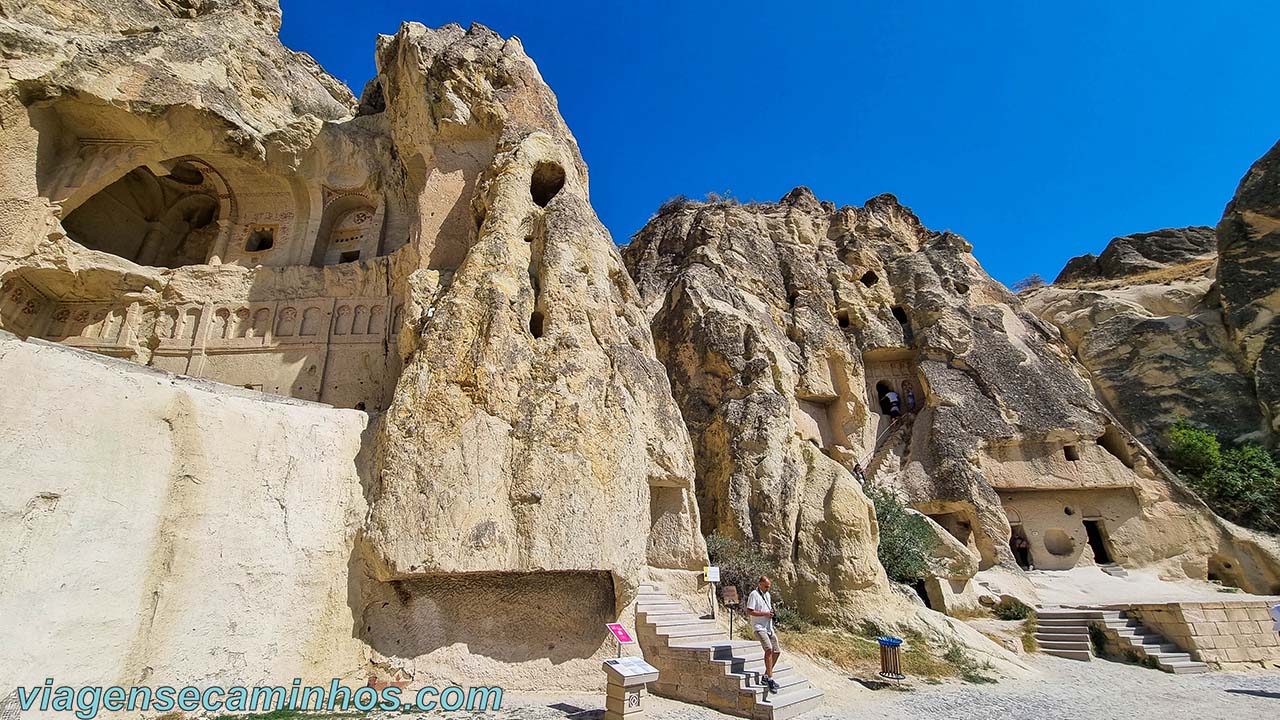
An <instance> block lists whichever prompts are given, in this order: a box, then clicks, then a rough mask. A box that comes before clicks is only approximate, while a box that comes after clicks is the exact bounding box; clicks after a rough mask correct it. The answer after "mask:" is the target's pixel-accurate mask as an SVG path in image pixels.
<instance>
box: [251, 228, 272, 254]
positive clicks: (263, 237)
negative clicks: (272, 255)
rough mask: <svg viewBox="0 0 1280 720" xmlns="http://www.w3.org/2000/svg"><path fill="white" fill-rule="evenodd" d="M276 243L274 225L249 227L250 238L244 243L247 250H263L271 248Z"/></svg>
mask: <svg viewBox="0 0 1280 720" xmlns="http://www.w3.org/2000/svg"><path fill="white" fill-rule="evenodd" d="M275 244H276V229H275V228H274V227H254V228H250V229H249V239H248V240H246V241H245V243H244V251H245V252H251V253H253V252H262V251H263V250H270V249H271V248H272V247H274V246H275Z"/></svg>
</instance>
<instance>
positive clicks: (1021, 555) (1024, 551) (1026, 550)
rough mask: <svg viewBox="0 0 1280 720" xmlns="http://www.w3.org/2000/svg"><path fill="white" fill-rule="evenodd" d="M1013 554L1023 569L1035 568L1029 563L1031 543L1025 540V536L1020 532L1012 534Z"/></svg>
mask: <svg viewBox="0 0 1280 720" xmlns="http://www.w3.org/2000/svg"><path fill="white" fill-rule="evenodd" d="M1013 554H1014V555H1015V556H1016V557H1017V560H1018V564H1019V565H1021V566H1022V569H1024V570H1035V569H1036V568H1035V566H1034V565H1032V564H1031V543H1030V542H1028V541H1027V536H1026V535H1023V534H1021V533H1019V534H1016V535H1014V536H1013Z"/></svg>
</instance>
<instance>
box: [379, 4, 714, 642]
mask: <svg viewBox="0 0 1280 720" xmlns="http://www.w3.org/2000/svg"><path fill="white" fill-rule="evenodd" d="M378 57H379V66H380V74H379V77H378V80H377V81H376V82H378V83H380V84H381V86H382V88H383V93H384V95H385V98H386V104H387V110H386V113H387V115H388V116H389V119H390V124H391V132H392V136H393V138H394V141H395V144H396V147H397V148H399V151H400V154H401V156H402V157H403V158H405V159H406V162H407V164H408V166H409V168H410V169H409V180H408V190H409V192H410V194H411V196H419V197H426V196H428V195H430V194H432V192H433V190H432V187H431V186H432V184H433V182H435V180H434V176H435V175H437V174H441V173H443V172H445V171H446V168H452V167H457V166H458V165H459V164H461V163H460V162H459V161H461V160H465V162H466V163H468V164H469V167H468V166H466V165H464V166H463V168H464V169H463V172H464V173H466V172H475V173H476V174H475V177H474V178H472V179H471V180H470V183H469V184H473V185H474V187H475V188H476V189H475V191H474V194H473V195H472V196H471V197H470V198H469V199H470V207H469V209H470V211H471V212H472V213H474V224H472V223H467V226H468V229H469V230H471V231H472V233H473V235H472V237H471V239H470V241H469V243H467V244H466V245H461V244H460V246H459V247H458V249H457V250H458V255H457V259H458V261H459V262H458V264H457V266H456V268H454V269H452V271H451V273H449V274H448V276H446V278H445V279H444V280H443V281H440V282H437V281H436V280H435V279H434V277H428V278H426V279H425V281H424V282H422V283H421V284H418V283H417V282H415V281H411V283H410V286H411V290H410V297H409V305H410V306H411V307H412V308H413V313H412V317H414V318H416V320H415V321H414V322H415V330H414V337H413V339H412V349H411V350H410V351H409V352H408V353H407V356H406V361H405V369H404V372H403V374H402V375H401V376H400V381H399V384H398V385H397V388H396V392H395V397H394V399H393V401H392V403H391V406H390V408H389V409H388V411H387V413H386V414H385V415H384V416H383V418H382V422H381V424H380V426H379V429H378V437H377V440H376V443H377V445H376V449H375V452H376V456H375V465H374V471H373V480H372V483H371V488H370V514H369V519H368V521H367V522H366V523H365V526H364V530H363V533H362V543H361V546H362V548H363V550H364V551H365V553H366V556H367V557H368V558H369V559H370V561H371V565H372V568H373V574H374V576H375V577H376V579H377V580H378V581H380V582H383V583H387V582H392V583H394V584H395V587H389V586H388V587H387V588H386V589H379V590H376V591H375V596H376V595H377V594H378V593H383V594H385V595H386V597H387V598H388V600H387V601H386V602H384V601H383V598H382V597H380V596H377V597H374V598H372V599H371V600H370V601H369V602H368V604H367V606H368V607H370V608H379V609H378V610H377V612H376V614H375V615H372V616H369V617H366V621H365V624H366V626H368V627H371V628H372V629H371V630H370V632H371V633H373V634H374V635H373V636H372V637H371V638H370V640H371V643H372V644H373V646H374V648H375V649H377V650H378V651H380V652H382V653H384V654H388V655H392V654H395V655H401V656H402V655H403V654H404V653H403V652H402V651H401V648H399V647H397V646H396V643H398V642H400V641H401V639H402V636H403V635H404V634H405V632H404V631H405V628H406V627H408V628H414V629H417V628H424V625H426V624H428V623H433V622H434V623H439V622H440V621H441V616H440V614H439V613H438V612H436V611H435V610H434V608H435V607H436V606H437V605H439V606H440V607H443V606H444V605H446V604H448V605H455V606H459V607H463V608H465V607H473V608H474V607H482V608H485V609H486V612H487V616H484V617H471V616H468V615H467V614H466V613H465V612H462V613H458V612H454V611H450V612H447V613H445V614H444V617H446V618H447V619H448V620H449V621H450V622H451V624H452V625H453V627H451V628H449V629H448V631H447V634H448V636H449V638H450V641H451V642H466V643H467V644H468V645H470V646H472V647H473V648H475V647H476V646H477V645H479V646H481V647H484V646H485V644H486V643H495V645H496V644H497V643H507V642H510V641H511V640H510V638H508V637H506V636H501V635H500V636H494V635H493V633H492V625H493V624H494V622H495V619H494V617H493V616H494V615H497V616H499V617H501V616H503V615H505V612H504V611H503V610H501V609H500V608H497V607H495V606H494V604H493V603H494V599H495V598H502V597H510V598H512V600H513V601H514V602H518V603H521V604H526V603H530V604H537V605H541V606H545V608H546V613H545V615H543V617H545V619H546V622H545V623H535V624H534V625H533V626H530V624H529V623H527V622H522V621H520V620H518V618H519V617H521V616H525V615H526V614H527V613H528V612H530V610H529V607H525V608H524V609H522V610H519V611H516V612H514V613H512V616H511V620H512V622H515V623H517V624H518V625H519V626H520V630H519V632H518V635H519V636H520V639H519V642H520V643H521V645H522V647H521V648H519V649H518V650H517V649H515V648H502V649H499V648H496V647H495V649H497V650H498V652H499V654H502V653H510V654H511V655H512V656H513V657H515V658H519V657H538V656H539V655H544V654H546V653H547V652H548V651H549V649H550V648H556V649H555V650H554V651H553V652H551V653H550V654H551V657H552V658H555V657H557V656H558V655H561V654H564V653H567V652H570V651H571V650H570V649H571V648H575V647H578V646H581V649H582V650H585V651H587V652H588V653H589V652H590V650H592V649H594V648H598V647H599V646H600V644H601V643H602V642H603V640H604V638H605V637H607V633H605V630H604V627H603V623H604V622H605V621H606V620H607V619H608V618H610V617H615V616H616V615H617V614H618V613H620V612H622V611H623V610H624V609H625V608H626V607H627V606H628V605H629V604H630V603H631V601H632V600H633V599H634V597H635V593H636V587H637V583H638V579H639V576H640V573H641V570H642V569H643V568H645V567H646V566H652V567H656V568H672V569H697V568H701V567H702V565H703V564H704V563H705V558H706V547H705V545H704V543H703V540H702V536H701V535H700V534H699V532H698V510H697V506H696V504H695V502H694V500H693V477H694V474H693V461H692V457H691V453H690V446H689V439H688V434H687V431H686V430H685V428H684V425H683V424H682V423H681V421H680V415H679V412H678V411H677V410H676V407H675V403H674V402H673V401H672V399H671V391H670V389H669V386H668V384H667V379H666V374H665V372H664V371H663V369H662V366H661V365H660V364H659V363H658V362H657V360H656V359H655V357H654V350H653V341H652V339H651V338H650V335H649V331H648V326H647V323H646V320H645V317H644V315H643V314H642V313H641V312H640V311H639V310H638V309H637V308H636V306H635V289H634V286H633V285H632V284H631V281H630V279H629V278H628V277H627V274H626V271H625V269H624V268H623V265H622V259H621V257H620V255H619V253H618V250H617V249H616V247H615V246H614V245H613V242H612V240H611V239H610V237H609V234H608V232H607V231H606V230H605V229H604V227H603V226H602V225H601V224H600V222H599V220H597V219H596V216H595V213H594V212H593V211H592V209H591V206H590V204H589V202H588V200H587V188H586V168H585V166H584V164H583V162H582V159H581V157H579V155H578V152H577V147H576V145H575V143H574V141H573V138H572V136H571V135H570V134H569V132H568V130H567V129H566V128H565V126H564V123H563V121H561V120H560V117H559V115H558V114H557V112H556V109H555V98H554V96H552V95H551V92H550V90H549V89H548V88H547V87H546V85H545V84H543V82H542V80H541V78H540V77H539V75H538V73H537V69H536V68H535V67H534V65H533V63H532V62H531V61H530V60H529V58H528V57H527V56H525V55H524V53H523V52H522V51H521V49H520V45H519V42H518V41H516V40H505V41H504V40H503V39H502V38H500V37H499V36H497V35H496V34H494V33H492V32H490V31H487V30H482V29H475V28H473V30H472V31H470V32H463V31H462V30H461V29H460V28H456V27H452V28H445V29H443V30H440V31H430V30H427V29H426V28H424V27H422V26H420V25H409V26H406V27H405V28H404V29H402V30H401V32H400V33H399V34H398V35H396V36H395V37H394V38H384V39H383V40H382V41H381V42H380V43H379V56H378ZM430 97H436V98H443V100H442V101H439V102H428V101H427V100H426V98H430ZM442 110H444V111H445V112H442ZM460 142H461V143H464V145H463V147H466V148H471V151H470V152H469V153H466V154H460V151H459V150H458V144H459V143H460ZM419 165H422V166H425V167H426V169H425V170H419V169H416V168H417V167H418V166H419ZM441 165H445V167H443V168H442V167H441ZM424 254H425V253H424ZM552 574H555V575H556V576H557V577H558V581H557V582H556V583H547V582H545V580H544V581H542V582H541V587H537V586H533V585H531V583H536V582H537V581H538V578H539V577H542V578H546V577H548V576H550V575H552ZM442 575H443V576H449V575H454V576H460V577H459V579H458V580H457V581H456V582H454V583H453V584H452V585H448V586H445V585H444V584H443V583H441V582H440V580H441V576H442ZM406 581H408V582H406ZM407 588H412V590H409V592H408V593H407V595H408V597H406V592H405V590H406V589H407ZM519 598H523V599H519ZM384 608H385V609H384ZM427 608H433V609H431V610H428V609H427ZM380 624H381V625H383V627H381V628H380V627H379V625H380ZM428 627H429V626H428ZM410 634H411V635H412V634H416V633H410ZM426 634H427V635H430V632H427V633H426ZM575 634H576V635H578V637H574V635H575Z"/></svg>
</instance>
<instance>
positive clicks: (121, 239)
mask: <svg viewBox="0 0 1280 720" xmlns="http://www.w3.org/2000/svg"><path fill="white" fill-rule="evenodd" d="M221 215H222V207H221V203H220V202H219V200H218V197H217V196H216V195H215V194H213V193H211V192H210V191H209V189H208V188H207V187H205V176H204V174H203V173H202V172H201V171H200V169H199V168H197V167H196V166H195V165H194V164H193V163H191V162H189V161H184V162H180V163H178V164H177V165H175V166H174V169H173V170H172V171H170V173H169V175H167V176H157V175H156V174H155V173H154V172H152V171H151V170H150V169H149V168H146V167H139V168H135V169H134V170H132V171H130V172H129V173H127V174H126V175H125V176H124V177H122V178H120V179H119V180H117V181H115V182H114V183H112V184H110V185H108V186H107V187H106V188H104V189H103V190H101V191H99V192H98V193H96V194H95V195H93V196H92V197H90V198H89V199H88V200H86V201H85V202H84V203H83V204H82V205H80V206H79V207H77V208H76V209H75V210H73V211H72V212H71V213H70V214H69V215H67V217H66V218H65V219H63V221H62V225H63V227H64V228H65V229H66V231H67V235H68V237H70V238H71V239H72V240H75V241H76V242H78V243H80V244H81V245H84V246H85V247H87V248H89V249H91V250H99V251H102V252H108V253H111V254H112V255H118V256H120V257H122V258H124V259H126V260H130V261H133V262H135V263H138V264H139V265H152V266H156V267H166V268H178V267H182V266H184V265H196V264H200V263H203V262H205V260H206V259H207V258H208V256H209V253H210V252H211V251H212V249H213V243H214V240H215V239H216V237H217V235H218V232H219V225H218V220H219V218H220V216H221Z"/></svg>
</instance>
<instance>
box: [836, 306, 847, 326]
mask: <svg viewBox="0 0 1280 720" xmlns="http://www.w3.org/2000/svg"><path fill="white" fill-rule="evenodd" d="M836 322H838V323H840V327H842V328H847V327H849V311H848V310H841V311H840V312H838V313H836Z"/></svg>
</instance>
